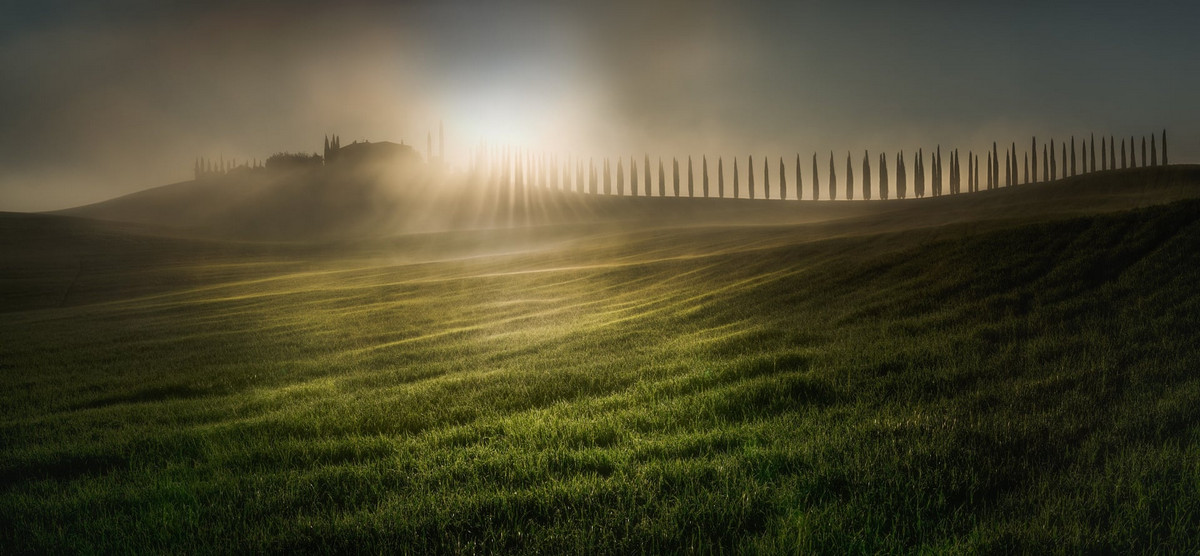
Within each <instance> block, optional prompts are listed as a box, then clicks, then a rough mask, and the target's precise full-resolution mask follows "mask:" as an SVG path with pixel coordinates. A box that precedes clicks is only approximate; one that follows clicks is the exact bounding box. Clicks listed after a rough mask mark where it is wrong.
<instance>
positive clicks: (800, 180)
mask: <svg viewBox="0 0 1200 556" xmlns="http://www.w3.org/2000/svg"><path fill="white" fill-rule="evenodd" d="M796 200H797V201H803V200H804V176H803V175H802V174H801V173H800V153H796Z"/></svg>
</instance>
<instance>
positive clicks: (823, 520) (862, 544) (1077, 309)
mask: <svg viewBox="0 0 1200 556" xmlns="http://www.w3.org/2000/svg"><path fill="white" fill-rule="evenodd" d="M802 236H803V232H802V230H800V229H769V230H768V229H758V228H739V229H732V230H719V231H713V230H691V231H678V230H676V231H651V230H647V231H642V232H637V233H621V234H614V235H605V234H593V235H588V236H586V237H581V238H578V239H577V240H575V241H571V242H566V243H564V244H563V245H560V246H557V247H552V248H545V247H544V246H543V248H544V250H542V251H540V252H538V253H524V254H514V255H509V256H503V257H485V258H466V259H458V260H451V261H444V262H432V263H426V264H393V263H392V262H390V261H389V260H387V259H386V258H379V257H376V256H374V255H372V256H371V257H361V258H355V257H354V256H352V255H346V256H345V257H344V258H335V257H332V256H330V255H329V254H328V253H325V254H323V255H322V256H321V257H320V258H315V257H310V258H306V256H305V255H303V254H296V253H291V254H290V255H288V256H286V257H284V256H279V255H278V254H276V255H271V256H267V255H264V254H262V253H258V252H253V251H246V250H245V249H244V248H239V249H238V250H235V251H234V252H232V254H230V253H229V252H222V253H223V254H217V255H214V254H211V253H210V254H208V255H206V256H204V257H195V258H193V259H188V257H187V256H178V255H175V256H172V257H171V258H169V261H168V262H162V261H158V260H157V259H152V260H150V262H147V263H145V264H146V265H148V267H151V268H156V269H160V270H162V269H164V268H166V269H168V270H169V271H170V275H171V276H186V277H190V279H189V280H187V281H183V282H181V283H185V284H186V287H183V286H181V287H177V288H170V287H158V288H154V289H152V290H146V289H145V288H136V289H134V290H130V292H131V293H129V294H128V295H133V293H136V294H137V295H136V296H133V297H129V296H128V295H123V294H122V290H121V288H120V287H119V284H120V283H121V281H122V275H121V273H120V271H119V269H118V270H113V269H110V275H107V276H106V277H105V278H104V280H106V282H105V283H106V284H107V285H106V286H105V287H103V288H101V287H99V286H94V288H95V289H94V291H99V292H105V293H103V295H105V296H107V298H105V299H97V298H92V299H89V300H88V303H86V304H83V305H78V306H73V307H72V306H69V305H70V303H62V301H63V300H64V299H67V298H63V299H58V298H56V297H55V296H56V295H59V294H56V293H53V292H48V293H46V294H45V295H46V296H47V300H48V301H47V303H46V304H48V305H60V304H61V305H68V306H64V307H43V308H40V309H29V308H28V306H30V304H34V305H36V303H35V302H32V301H24V302H22V303H23V304H22V305H21V308H22V309H23V310H21V311H12V312H8V313H5V314H3V322H2V324H0V338H2V339H3V341H2V342H0V392H3V394H0V442H2V452H0V539H3V540H2V541H0V542H2V543H3V545H4V552H5V553H21V552H61V551H66V552H93V551H102V552H139V553H146V552H164V553H181V552H230V551H255V552H257V551H267V552H294V551H298V550H299V551H314V550H316V551H365V552H381V551H400V552H412V553H427V552H506V553H507V552H529V553H560V552H608V553H629V552H633V553H640V552H674V551H685V552H692V551H694V552H720V551H731V550H737V551H748V552H796V551H800V552H810V551H811V552H839V553H840V552H911V551H935V552H994V553H1007V552H1012V551H1028V552H1039V553H1040V552H1050V553H1053V552H1081V551H1083V552H1092V551H1099V552H1108V551H1112V552H1121V553H1125V552H1177V553H1196V552H1197V551H1200V533H1197V531H1200V434H1198V433H1200V373H1198V372H1197V370H1198V369H1200V345H1198V344H1200V287H1198V286H1197V284H1198V283H1200V202H1197V201H1183V202H1177V203H1174V204H1170V205H1166V206H1160V207H1153V208H1145V209H1140V210H1137V211H1132V212H1124V213H1116V214H1108V215H1100V216H1092V217H1084V218H1072V219H1065V220H1055V221H1041V222H1036V223H1026V224H1020V223H1012V224H1011V225H1008V226H1007V227H1005V226H993V227H991V228H989V229H986V230H982V229H978V228H976V227H972V226H967V225H961V226H950V227H939V228H932V229H926V230H915V231H909V232H905V233H903V234H899V233H896V234H881V235H873V236H866V237H848V238H840V239H839V238H833V239H826V240H822V241H801V239H796V240H795V241H789V238H802ZM716 238H720V239H719V240H718V239H716ZM762 238H768V239H769V241H764V240H763V239H762ZM177 248H178V246H173V247H172V249H173V250H174V249H177ZM184 253H186V250H185V251H184ZM206 253H207V252H206ZM131 268H133V270H130V271H129V272H130V273H134V272H136V273H137V275H138V276H144V275H145V272H146V267H143V266H134V267H131ZM162 271H163V272H166V270H162ZM125 278H127V279H128V281H129V282H130V283H137V279H136V278H137V277H136V276H133V275H132V274H131V275H130V276H127V277H125ZM84 282H86V280H84ZM114 284H115V285H114ZM96 295H97V296H100V295H101V294H99V293H97V294H96Z"/></svg>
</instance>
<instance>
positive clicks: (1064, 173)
mask: <svg viewBox="0 0 1200 556" xmlns="http://www.w3.org/2000/svg"><path fill="white" fill-rule="evenodd" d="M1072 142H1074V140H1072ZM1073 150H1074V149H1072V151H1073ZM1062 162H1063V171H1062V177H1064V178H1065V177H1067V142H1066V141H1063V144H1062Z"/></svg>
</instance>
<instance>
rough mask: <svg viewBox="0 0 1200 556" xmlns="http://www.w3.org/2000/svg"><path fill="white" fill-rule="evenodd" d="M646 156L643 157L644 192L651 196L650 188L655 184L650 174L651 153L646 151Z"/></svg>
mask: <svg viewBox="0 0 1200 556" xmlns="http://www.w3.org/2000/svg"><path fill="white" fill-rule="evenodd" d="M643 156H645V158H643V159H642V193H644V194H645V196H647V197H649V196H650V190H651V189H653V188H654V184H653V181H654V180H652V179H650V178H651V174H650V153H644V155H643Z"/></svg>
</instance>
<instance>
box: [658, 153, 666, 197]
mask: <svg viewBox="0 0 1200 556" xmlns="http://www.w3.org/2000/svg"><path fill="white" fill-rule="evenodd" d="M658 196H659V197H666V196H667V173H666V172H664V171H663V162H662V157H661V156H660V157H658Z"/></svg>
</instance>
